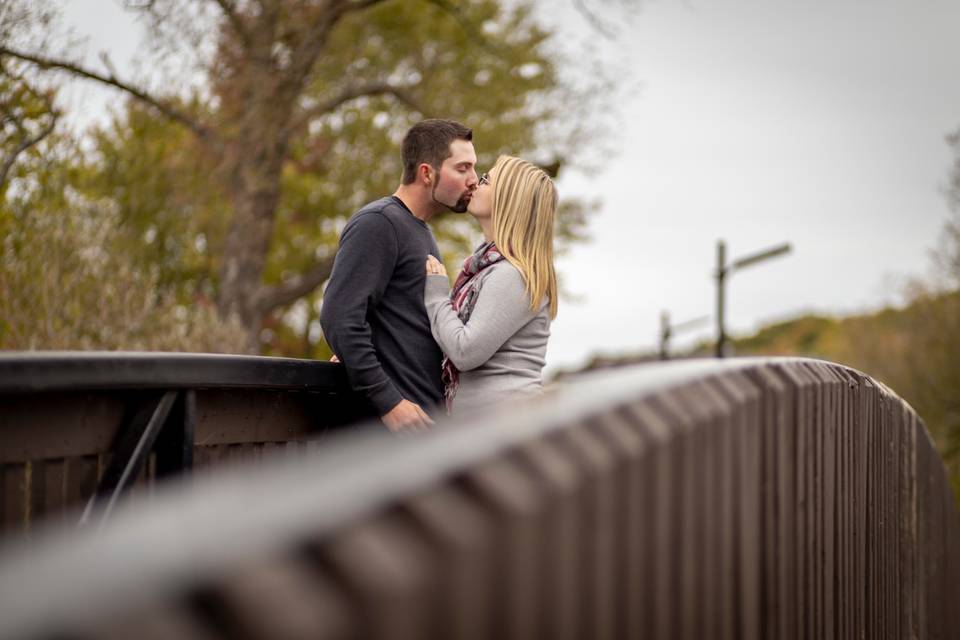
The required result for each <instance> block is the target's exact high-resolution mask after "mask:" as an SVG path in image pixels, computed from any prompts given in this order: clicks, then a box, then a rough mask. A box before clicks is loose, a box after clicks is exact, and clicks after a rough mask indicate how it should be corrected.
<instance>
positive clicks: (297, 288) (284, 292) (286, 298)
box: [254, 256, 334, 315]
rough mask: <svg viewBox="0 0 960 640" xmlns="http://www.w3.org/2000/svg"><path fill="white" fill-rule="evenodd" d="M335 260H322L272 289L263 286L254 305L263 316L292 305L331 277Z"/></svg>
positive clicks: (331, 257) (329, 257) (331, 258)
mask: <svg viewBox="0 0 960 640" xmlns="http://www.w3.org/2000/svg"><path fill="white" fill-rule="evenodd" d="M333 258H334V256H328V257H326V258H323V259H321V260H320V261H319V262H317V263H316V264H315V265H314V266H313V267H311V268H310V269H309V270H308V271H306V272H304V273H302V274H300V275H298V276H296V277H294V278H291V279H290V280H287V281H286V282H284V283H282V284H278V285H274V286H271V287H268V286H263V287H261V288H260V290H259V291H258V292H257V295H256V296H255V297H254V305H255V307H256V308H257V309H258V310H259V312H260V313H261V314H264V315H265V314H266V313H267V312H269V311H272V310H273V309H276V308H277V307H282V306H283V305H287V304H290V303H292V302H295V301H297V300H298V299H300V298H302V297H303V296H305V295H307V294H308V293H310V292H311V291H313V290H314V289H316V288H317V287H319V286H320V285H321V284H323V283H324V282H325V281H326V280H327V278H329V277H330V272H331V271H333Z"/></svg>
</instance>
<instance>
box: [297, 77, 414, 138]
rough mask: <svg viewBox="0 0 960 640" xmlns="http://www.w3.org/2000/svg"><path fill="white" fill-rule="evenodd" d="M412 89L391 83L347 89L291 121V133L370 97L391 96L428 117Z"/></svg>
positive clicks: (370, 84) (372, 83) (375, 83)
mask: <svg viewBox="0 0 960 640" xmlns="http://www.w3.org/2000/svg"><path fill="white" fill-rule="evenodd" d="M411 88H412V86H406V87H401V86H398V85H394V84H390V83H389V82H371V83H368V84H362V85H353V86H349V87H346V88H345V89H344V90H343V91H341V92H340V93H339V94H338V95H336V96H334V97H332V98H330V99H329V100H326V101H325V102H322V103H320V104H317V105H314V106H313V107H311V108H309V109H306V110H304V111H303V113H301V114H300V115H299V116H298V117H297V118H294V119H293V120H292V121H291V124H290V131H291V132H293V131H297V130H298V129H300V127H303V126H306V125H307V124H309V123H310V121H311V120H313V119H314V118H318V117H320V116H323V115H326V114H328V113H332V112H333V111H335V110H336V109H337V108H339V107H341V106H342V105H344V104H346V103H347V102H350V101H351V100H356V99H357V98H362V97H369V96H385V95H391V96H393V97H394V98H396V99H397V100H399V101H400V102H402V103H403V104H405V105H407V106H408V107H409V108H410V109H412V110H414V111H419V112H420V113H421V114H423V115H424V116H426V110H425V109H424V107H423V106H421V105H420V104H419V103H418V102H417V100H416V99H415V98H414V97H413V96H412V95H411V94H410V91H409V90H410V89H411Z"/></svg>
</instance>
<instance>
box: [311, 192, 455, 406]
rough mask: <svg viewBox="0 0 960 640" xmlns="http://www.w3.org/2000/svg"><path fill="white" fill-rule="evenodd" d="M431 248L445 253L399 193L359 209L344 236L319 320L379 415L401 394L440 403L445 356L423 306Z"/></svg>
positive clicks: (429, 403)
mask: <svg viewBox="0 0 960 640" xmlns="http://www.w3.org/2000/svg"><path fill="white" fill-rule="evenodd" d="M427 254H430V255H433V256H436V257H437V258H439V257H440V251H439V249H438V248H437V242H436V240H435V239H434V237H433V234H432V233H431V232H430V228H429V227H428V226H427V224H426V223H425V222H423V221H422V220H420V219H419V218H417V217H415V216H414V215H413V214H412V213H411V212H410V210H409V209H407V207H406V206H405V205H404V204H403V202H402V201H401V200H400V199H399V198H397V197H395V196H390V197H386V198H381V199H380V200H377V201H375V202H371V203H370V204H368V205H367V206H365V207H364V208H362V209H361V210H360V211H358V212H357V213H355V214H354V215H353V217H352V218H350V220H349V221H348V222H347V226H346V227H344V229H343V233H342V234H340V249H339V251H338V252H337V257H336V259H335V260H334V263H333V273H332V274H331V276H330V283H329V284H328V285H327V290H326V293H325V294H324V296H323V308H322V309H321V312H320V324H321V326H322V327H323V333H324V336H325V337H326V339H327V342H328V343H329V344H330V346H331V347H332V348H333V352H334V353H335V354H337V357H338V358H340V360H341V362H343V364H344V365H345V366H346V368H347V377H348V378H349V380H350V385H351V386H352V387H353V388H354V389H356V390H357V391H360V392H361V393H363V394H364V395H365V396H366V397H367V398H368V399H369V400H370V402H371V404H372V405H373V408H374V409H375V410H376V412H377V414H378V415H381V416H382V415H384V414H386V413H387V412H388V411H390V410H391V409H392V408H393V407H395V406H396V405H397V403H398V402H400V400H401V399H407V400H410V401H412V402H416V403H417V404H419V405H420V406H421V407H423V409H424V411H427V412H428V413H429V412H431V410H433V409H435V408H436V407H437V406H439V405H440V404H441V402H442V401H443V383H442V382H441V381H440V362H441V359H442V357H443V355H442V353H441V351H440V348H439V347H438V346H437V344H436V342H434V340H433V335H432V334H431V332H430V320H429V319H428V318H427V312H426V309H425V308H424V304H423V287H424V280H425V279H426V268H425V263H426V260H427Z"/></svg>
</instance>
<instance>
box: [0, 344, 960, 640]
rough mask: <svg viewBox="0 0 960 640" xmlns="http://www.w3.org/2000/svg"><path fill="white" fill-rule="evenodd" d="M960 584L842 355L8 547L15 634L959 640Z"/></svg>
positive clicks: (706, 373) (461, 426)
mask: <svg viewBox="0 0 960 640" xmlns="http://www.w3.org/2000/svg"><path fill="white" fill-rule="evenodd" d="M958 592H960V516H958V513H957V510H956V508H955V506H954V503H953V500H952V497H951V494H950V489H949V485H948V483H947V480H946V476H945V473H944V469H943V465H942V463H941V462H940V460H939V458H938V457H937V454H936V452H935V451H934V449H933V447H932V445H931V442H930V439H929V437H928V436H927V433H926V431H925V429H924V427H923V425H922V423H921V421H920V420H919V418H918V417H917V416H916V415H915V414H914V413H913V411H912V410H911V409H910V408H909V407H908V406H907V405H906V404H905V403H904V402H903V401H901V400H900V399H899V398H897V397H896V396H895V395H894V394H893V393H892V392H890V391H889V390H887V389H886V388H884V387H883V386H881V385H879V384H878V383H876V382H874V381H873V380H871V379H870V378H869V377H867V376H864V375H862V374H860V373H858V372H856V371H853V370H850V369H847V368H844V367H841V366H838V365H833V364H829V363H823V362H818V361H809V360H793V359H790V360H786V359H774V360H766V359H764V360H729V361H723V362H720V361H687V362H675V363H669V364H664V365H653V366H644V367H637V368H634V369H629V370H620V371H616V372H611V373H603V374H597V375H593V376H587V377H585V378H583V379H582V380H578V381H577V382H575V383H572V384H570V385H568V386H566V387H564V388H561V389H559V390H557V391H556V392H554V393H552V394H551V395H549V396H547V397H546V398H544V399H542V400H541V401H540V402H537V403H533V404H526V405H502V406H498V407H492V408H491V411H490V413H489V414H487V415H484V416H478V417H475V418H473V419H467V420H459V421H449V422H446V423H441V424H438V426H437V428H436V429H434V430H433V431H432V432H431V433H429V434H427V435H425V436H422V437H407V438H395V437H391V436H388V435H386V434H385V433H384V432H383V429H382V428H379V427H376V426H372V427H371V428H369V429H361V430H358V431H354V432H352V433H343V434H340V435H336V436H333V437H330V438H328V439H327V440H326V441H325V442H324V445H323V446H322V447H319V448H317V449H316V451H313V452H306V453H304V454H303V456H302V459H298V460H289V459H288V460H284V461H280V460H274V461H272V462H263V463H261V464H259V465H248V466H246V467H244V468H237V469H232V470H227V471H224V472H223V473H220V474H215V475H210V476H209V477H205V478H198V479H195V480H194V481H193V482H190V483H179V484H168V485H166V486H165V487H159V488H158V489H157V490H156V491H155V492H154V495H153V496H152V499H151V500H149V501H137V500H128V501H125V502H123V503H122V504H120V505H118V506H117V508H116V509H115V510H114V514H113V517H112V518H111V519H110V520H109V521H107V522H106V523H105V524H104V525H103V527H102V528H101V529H100V531H99V533H95V532H94V531H92V530H91V529H89V528H88V529H86V530H81V531H76V530H65V529H61V530H51V531H47V532H46V533H43V534H37V536H35V539H34V540H32V541H31V544H30V545H27V544H26V543H23V542H21V543H18V544H10V545H7V546H6V547H5V548H4V549H2V550H0V637H4V638H6V637H10V638H34V637H37V638H39V637H61V636H68V637H76V638H123V637H138V638H161V637H177V638H308V637H309V638H487V637H490V638H538V637H541V638H626V637H631V638H632V637H638V638H639V637H658V638H659V637H662V638H668V637H689V638H702V637H725V638H733V637H738V638H785V639H791V638H831V637H837V638H840V637H865V638H909V637H913V638H947V637H955V636H956V633H957V630H958V629H960V607H957V606H956V594H957V593H958Z"/></svg>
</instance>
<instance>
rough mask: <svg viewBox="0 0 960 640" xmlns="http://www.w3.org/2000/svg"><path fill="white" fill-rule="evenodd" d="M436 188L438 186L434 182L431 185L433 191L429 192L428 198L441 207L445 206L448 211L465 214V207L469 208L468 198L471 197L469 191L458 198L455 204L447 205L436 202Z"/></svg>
mask: <svg viewBox="0 0 960 640" xmlns="http://www.w3.org/2000/svg"><path fill="white" fill-rule="evenodd" d="M438 186H439V184H438V183H436V182H435V183H434V184H433V190H432V191H431V192H430V197H431V198H433V201H434V202H436V203H437V204H442V205H443V206H445V207H446V208H447V209H450V211H453V212H454V213H466V211H467V207H468V206H470V198H471V196H472V195H473V194H472V193H471V192H470V191H467V192H466V193H464V194H463V195H462V196H460V198H459V199H458V200H457V201H456V202H455V203H453V204H447V203H446V202H441V201H439V200H437V187H438Z"/></svg>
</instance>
